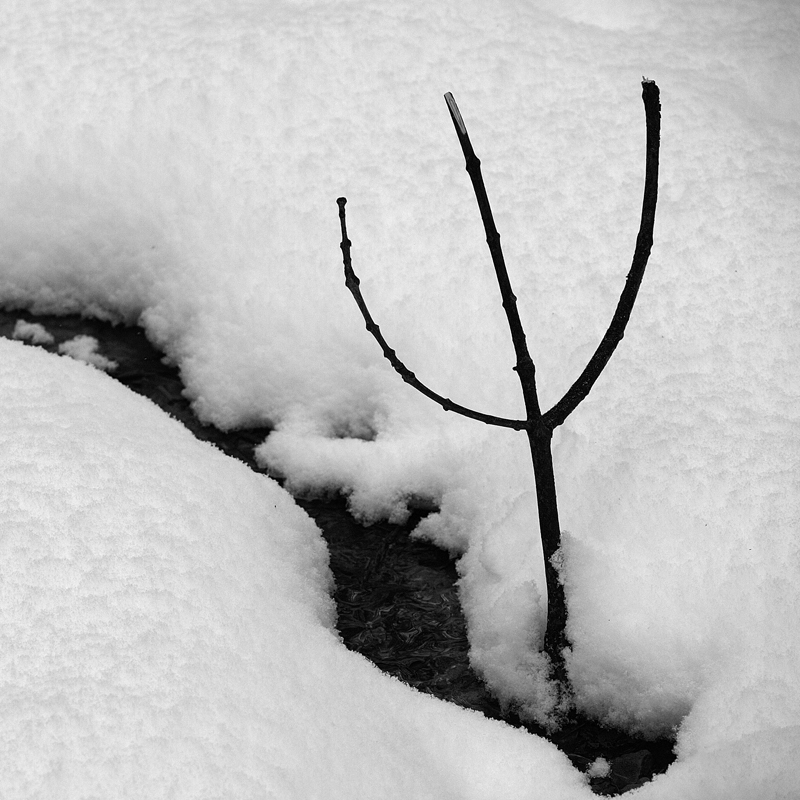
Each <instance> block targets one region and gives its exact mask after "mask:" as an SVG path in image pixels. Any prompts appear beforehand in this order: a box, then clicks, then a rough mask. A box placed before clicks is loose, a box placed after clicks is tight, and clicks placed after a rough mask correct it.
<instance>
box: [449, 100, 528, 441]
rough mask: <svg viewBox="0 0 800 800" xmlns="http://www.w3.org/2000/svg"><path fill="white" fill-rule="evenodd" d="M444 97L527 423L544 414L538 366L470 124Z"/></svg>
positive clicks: (453, 101) (454, 105)
mask: <svg viewBox="0 0 800 800" xmlns="http://www.w3.org/2000/svg"><path fill="white" fill-rule="evenodd" d="M444 99H445V101H446V102H447V108H448V109H449V111H450V118H451V119H452V120H453V126H454V127H455V129H456V135H457V136H458V141H459V143H460V144H461V149H462V151H463V153H464V161H465V162H466V169H467V173H468V174H469V177H470V180H471V181H472V187H473V189H474V190H475V198H476V200H477V201H478V208H479V209H480V212H481V219H482V220H483V227H484V230H485V231H486V243H487V244H488V245H489V252H490V253H491V256H492V263H493V264H494V269H495V273H496V274H497V282H498V284H499V286H500V296H501V297H502V300H503V309H504V310H505V312H506V318H507V319H508V327H509V330H510V331H511V341H512V342H513V344H514V351H515V353H516V356H517V364H516V366H515V367H514V369H515V370H516V372H517V375H518V376H519V380H520V383H521V384H522V394H523V398H524V400H525V410H526V411H527V415H528V424H529V425H530V424H535V423H537V422H538V421H539V419H540V418H541V416H542V413H541V411H540V409H539V398H538V397H537V394H536V367H535V366H534V364H533V360H532V359H531V356H530V353H529V352H528V345H527V342H526V340H525V331H524V330H523V328H522V322H521V321H520V318H519V312H518V311H517V298H516V295H515V294H514V292H513V290H512V289H511V281H510V279H509V277H508V270H507V269H506V262H505V258H504V257H503V250H502V248H501V246H500V234H499V233H498V232H497V226H496V225H495V224H494V217H493V216H492V209H491V207H490V205H489V197H488V196H487V194H486V186H485V185H484V183H483V175H482V174H481V161H480V159H479V158H478V157H477V156H476V155H475V151H474V150H473V149H472V143H471V142H470V140H469V134H468V133H467V126H466V125H465V124H464V120H463V118H462V117H461V112H460V111H459V110H458V106H457V105H456V101H455V99H454V97H453V95H452V94H451V93H450V92H447V94H445V96H444Z"/></svg>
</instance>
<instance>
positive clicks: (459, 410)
mask: <svg viewBox="0 0 800 800" xmlns="http://www.w3.org/2000/svg"><path fill="white" fill-rule="evenodd" d="M336 202H337V203H338V205H339V220H340V221H341V225H342V243H341V245H340V247H341V248H342V260H343V262H344V285H345V286H346V287H347V288H348V289H349V290H350V293H351V294H352V295H353V297H354V298H355V301H356V304H357V305H358V307H359V309H360V311H361V315H362V316H363V317H364V322H366V324H367V330H368V331H369V332H370V333H371V334H372V335H373V336H374V337H375V341H377V342H378V344H379V345H380V346H381V350H382V351H383V355H384V356H385V357H386V359H387V360H388V362H389V363H390V364H391V365H392V366H393V367H394V369H395V370H396V371H397V372H398V373H399V374H400V377H401V378H402V379H403V380H404V381H405V382H406V383H407V384H409V385H410V386H413V387H414V388H415V389H416V390H417V391H418V392H421V393H422V394H424V395H425V396H426V397H429V398H430V399H431V400H433V401H435V402H436V403H438V404H439V405H440V406H441V407H442V408H443V409H444V410H445V411H454V412H455V413H456V414H461V415H462V416H464V417H470V418H471V419H476V420H478V421H479V422H485V423H486V424H487V425H497V426H499V427H501V428H514V429H515V430H523V429H524V428H526V427H527V424H528V423H527V422H526V421H525V420H524V419H506V418H505V417H493V416H491V415H489V414H482V413H481V412H480V411H474V410H473V409H471V408H467V407H466V406H462V405H459V404H458V403H454V402H453V401H452V400H450V399H449V398H447V397H442V395H440V394H437V393H436V392H434V391H433V390H432V389H429V388H428V387H427V386H426V385H425V384H424V383H422V382H421V381H419V380H417V376H416V375H414V373H413V372H412V371H411V370H410V369H409V368H408V367H406V365H405V364H404V363H403V362H402V361H401V360H400V359H399V358H398V357H397V353H395V351H394V350H393V349H392V348H391V347H389V345H388V344H387V342H386V340H385V339H384V338H383V334H381V329H380V327H379V326H378V325H377V324H376V323H375V321H374V320H373V319H372V315H371V314H370V313H369V309H368V308H367V304H366V302H365V301H364V297H363V296H362V294H361V289H360V288H359V284H360V281H359V279H358V276H357V275H356V274H355V272H354V271H353V265H352V261H351V259H350V245H351V242H350V240H349V239H348V238H347V224H346V221H345V211H344V207H345V204H346V203H347V198H346V197H340V198H338V199H337V201H336Z"/></svg>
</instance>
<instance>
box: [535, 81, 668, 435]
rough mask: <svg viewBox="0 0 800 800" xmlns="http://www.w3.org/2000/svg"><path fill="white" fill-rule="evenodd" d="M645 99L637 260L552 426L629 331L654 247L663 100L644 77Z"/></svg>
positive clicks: (554, 411) (548, 419)
mask: <svg viewBox="0 0 800 800" xmlns="http://www.w3.org/2000/svg"><path fill="white" fill-rule="evenodd" d="M642 100H643V101H644V112H645V120H646V123H647V150H646V153H647V154H646V162H645V164H646V166H645V177H644V197H643V199H642V219H641V223H640V225H639V234H638V236H637V237H636V249H635V250H634V253H633V262H632V264H631V269H630V272H629V273H628V277H627V278H626V280H625V288H624V289H623V290H622V294H621V295H620V298H619V303H618V304H617V309H616V311H615V312H614V317H613V318H612V320H611V324H610V325H609V326H608V330H607V331H606V334H605V336H603V339H602V341H601V342H600V344H599V345H598V346H597V350H595V352H594V355H593V356H592V357H591V358H590V359H589V363H588V364H587V365H586V368H585V369H584V370H583V372H582V373H581V375H580V377H579V378H578V380H576V381H575V383H573V384H572V386H571V387H570V388H569V390H568V391H567V393H566V394H565V395H564V396H563V397H562V398H561V400H559V401H558V402H557V403H556V404H555V405H554V406H553V407H552V408H551V409H550V410H549V411H548V412H546V413H545V414H544V421H545V424H547V426H548V427H550V428H555V427H557V426H558V425H561V423H562V422H564V420H565V419H566V418H567V417H568V416H569V415H570V414H571V413H572V412H573V411H574V410H575V408H576V407H577V406H578V404H579V403H580V402H581V401H582V400H583V399H584V398H585V397H586V395H587V394H589V390H590V389H591V388H592V386H594V383H595V381H596V380H597V379H598V378H599V377H600V373H601V372H602V371H603V368H604V367H605V365H606V364H607V363H608V360H609V359H610V358H611V354H612V353H613V352H614V350H615V349H616V347H617V345H618V344H619V343H620V342H621V341H622V337H623V336H624V335H625V326H626V325H627V324H628V320H629V319H630V316H631V311H632V309H633V304H634V302H635V301H636V295H637V294H638V292H639V286H640V285H641V283H642V277H643V276H644V270H645V267H646V266H647V260H648V258H649V257H650V249H651V248H652V246H653V226H654V225H655V221H656V202H657V200H658V152H659V143H660V132H661V102H660V100H659V91H658V86H656V84H655V82H654V81H649V80H643V81H642Z"/></svg>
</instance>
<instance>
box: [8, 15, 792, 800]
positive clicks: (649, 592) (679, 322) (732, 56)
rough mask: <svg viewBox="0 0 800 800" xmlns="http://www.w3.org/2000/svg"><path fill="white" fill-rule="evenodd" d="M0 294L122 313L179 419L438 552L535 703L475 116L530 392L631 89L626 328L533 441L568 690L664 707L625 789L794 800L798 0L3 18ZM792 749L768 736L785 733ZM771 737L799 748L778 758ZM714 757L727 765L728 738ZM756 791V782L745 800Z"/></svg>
mask: <svg viewBox="0 0 800 800" xmlns="http://www.w3.org/2000/svg"><path fill="white" fill-rule="evenodd" d="M0 31H2V33H0V37H2V40H3V44H4V56H3V58H4V67H5V69H4V81H3V82H2V85H0V102H2V106H3V108H4V110H5V111H4V124H3V130H2V134H0V160H2V164H3V174H4V181H3V184H2V187H0V301H2V302H3V303H4V304H5V305H6V306H8V307H26V308H31V309H33V310H39V311H55V312H58V313H61V312H67V311H76V312H80V313H83V314H89V315H95V316H99V317H102V318H107V319H112V320H115V321H116V320H124V321H127V322H130V323H136V322H138V323H139V324H141V325H143V326H144V327H145V329H146V331H147V333H148V335H149V336H150V338H151V339H152V340H153V341H154V342H155V343H157V344H158V345H160V346H161V347H162V348H164V349H165V351H166V352H167V354H168V355H169V357H170V358H171V359H172V360H173V361H174V362H175V363H177V364H178V365H179V367H180V369H181V373H182V376H183V378H184V381H185V383H186V385H187V389H188V393H189V396H190V397H191V398H192V399H193V402H194V407H195V409H196V411H197V412H198V414H199V415H200V416H201V417H202V418H203V419H205V420H207V421H209V422H214V423H215V424H217V425H219V426H221V427H223V428H224V427H233V426H241V425H251V424H252V425H255V424H264V423H271V424H273V425H275V426H276V431H275V433H273V434H272V435H271V436H270V437H269V438H268V439H267V441H266V442H265V444H264V445H263V446H262V447H261V448H260V451H259V453H260V458H261V459H262V460H263V462H264V463H266V464H267V465H269V467H270V469H271V470H273V471H275V472H276V473H277V472H280V473H282V474H283V475H285V476H286V478H287V481H288V486H289V487H290V488H291V489H292V490H293V491H315V490H316V491H319V490H322V489H326V488H341V489H342V490H344V491H346V492H347V493H349V496H350V502H351V505H352V508H353V511H354V512H355V513H356V514H357V515H360V516H361V517H362V518H364V519H365V520H368V519H374V518H376V517H379V516H390V517H393V518H396V519H399V518H402V517H403V515H404V514H405V513H406V506H405V504H406V502H407V499H408V498H409V497H411V496H414V495H417V496H426V497H429V498H431V499H433V500H435V501H436V502H438V503H439V506H440V509H441V510H440V512H439V513H437V514H435V515H432V516H430V517H429V518H428V519H426V520H425V521H424V522H423V523H422V524H421V525H420V526H419V528H418V534H419V535H420V536H425V537H427V538H429V539H431V540H433V541H434V542H436V543H438V544H439V545H441V546H442V547H445V548H447V549H449V550H450V551H451V552H453V553H454V554H456V555H458V556H459V557H460V561H459V570H460V573H461V576H462V578H461V597H462V603H463V606H464V609H465V613H466V615H467V619H468V625H469V634H470V640H471V645H472V651H471V658H472V661H473V664H474V666H475V667H476V669H478V670H479V672H481V673H482V674H483V675H484V676H485V678H486V679H487V681H488V682H489V684H490V685H491V686H492V687H493V689H494V690H495V691H496V692H497V693H498V695H499V696H500V697H501V698H502V699H503V700H504V701H506V702H508V703H511V704H515V705H517V706H518V707H519V708H520V710H521V712H522V713H523V714H527V715H529V716H531V717H534V718H542V716H544V715H546V713H547V708H548V690H547V686H546V684H545V683H544V682H543V680H542V672H541V659H540V658H539V656H538V655H537V648H538V644H539V642H540V639H541V634H542V630H543V621H544V620H543V603H542V598H543V594H544V584H543V575H542V569H541V566H540V558H541V551H540V548H539V545H538V543H537V531H536V519H535V501H534V498H533V493H532V479H531V467H530V454H529V453H528V452H527V445H526V442H525V437H524V436H522V435H520V434H518V433H514V432H513V431H507V430H495V429H488V428H486V427H484V426H481V425H479V424H478V423H475V422H472V421H470V420H464V419H461V418H458V417H455V416H453V415H450V414H445V413H444V412H443V411H441V410H440V409H438V408H437V407H435V406H433V405H432V404H431V403H430V402H429V401H427V400H425V399H424V398H422V397H421V396H419V395H417V394H416V393H415V392H414V391H413V390H412V389H410V388H409V387H407V386H406V385H405V384H403V382H402V381H401V380H400V379H399V377H398V376H397V375H395V374H394V373H393V372H392V371H391V369H390V368H389V366H388V365H387V364H386V363H385V362H384V361H382V359H381V355H380V352H379V350H378V348H377V346H376V345H375V343H374V342H373V341H372V340H371V339H370V337H369V336H368V335H367V334H366V333H365V331H364V330H363V324H362V322H361V321H360V317H359V315H358V312H357V309H356V308H355V305H354V304H353V302H352V298H350V297H349V294H348V293H347V291H346V290H345V289H344V287H343V286H342V285H341V265H340V254H339V249H338V237H339V230H338V219H337V216H336V214H337V209H336V205H335V198H336V197H338V196H340V195H346V196H347V197H348V199H349V202H348V206H347V209H348V223H349V232H350V238H351V239H352V240H353V261H354V266H355V267H356V270H357V272H358V273H359V275H360V277H361V279H362V290H363V292H364V296H365V298H366V300H367V302H368V303H369V305H370V308H371V310H372V312H373V315H374V316H375V318H376V320H377V321H378V323H379V324H380V325H381V327H382V331H383V333H384V335H385V336H386V338H387V340H388V341H389V342H390V344H391V345H392V346H393V347H394V348H396V349H397V352H398V354H399V355H400V357H401V358H402V359H403V360H404V361H405V362H406V363H407V364H408V366H409V367H410V368H411V369H413V370H414V371H415V372H416V373H417V375H418V376H419V377H420V379H422V380H423V381H425V382H427V383H429V384H431V385H432V386H433V388H434V389H435V390H436V391H438V392H440V393H441V394H443V395H445V396H448V397H451V398H453V399H454V400H455V401H457V402H460V403H463V404H465V405H469V406H473V407H476V408H479V409H481V410H484V411H486V412H489V413H493V414H498V415H504V416H520V415H522V413H523V411H522V402H521V397H520V392H519V387H518V385H517V383H516V377H515V375H514V374H513V372H512V371H511V366H512V364H513V355H512V352H511V348H510V342H509V337H508V332H507V330H506V328H505V324H504V319H503V312H502V309H501V307H500V304H499V299H498V292H497V288H496V285H494V277H493V275H492V270H491V267H490V263H489V259H488V254H487V253H486V249H485V242H484V241H483V238H484V237H483V233H482V231H481V227H480V223H479V218H478V214H477V210H476V208H475V202H474V198H473V197H472V194H471V188H470V186H469V181H468V177H467V176H466V174H465V173H464V169H463V160H462V159H461V156H460V154H459V152H458V145H457V142H456V140H455V136H454V134H453V130H452V125H451V123H450V120H449V118H448V115H447V110H446V107H445V104H444V102H443V100H442V97H441V96H442V94H443V93H444V92H445V91H452V92H453V93H454V95H455V97H456V100H457V101H458V104H459V107H460V109H461V112H462V115H463V116H464V119H465V122H466V124H467V126H468V128H469V131H470V136H471V139H472V142H473V145H474V146H475V149H476V152H477V154H478V155H479V157H480V158H481V159H482V161H483V170H484V177H485V180H486V184H487V188H488V191H489V195H490V198H491V201H492V204H493V208H494V211H495V218H496V222H497V226H498V229H499V231H500V233H501V234H502V236H503V239H502V241H503V246H504V250H505V254H506V260H507V262H508V265H509V270H510V274H511V279H512V282H513V285H514V288H515V292H516V294H517V296H518V301H519V306H520V312H521V314H522V318H523V323H524V325H525V328H526V331H527V334H528V341H529V345H530V348H531V351H532V355H533V358H534V361H535V362H536V365H537V375H538V381H539V390H540V399H541V402H542V405H543V407H544V408H548V407H549V406H551V405H552V404H553V403H554V402H555V401H557V400H558V399H559V397H560V396H561V394H563V392H564V391H565V390H566V389H567V388H568V387H569V385H570V383H571V382H572V381H573V380H574V379H575V377H577V375H578V374H579V373H580V371H581V369H582V368H583V366H584V365H585V363H586V361H587V359H588V357H589V356H590V355H591V353H592V351H593V349H594V347H595V346H596V344H597V342H598V341H599V339H600V337H601V336H602V333H603V331H604V329H605V326H606V325H607V324H608V321H609V320H610V318H611V314H612V313H613V309H614V306H615V303H616V300H617V297H618V294H619V291H620V290H621V287H622V285H623V282H624V278H625V274H626V272H627V269H628V266H629V264H630V257H631V253H632V251H633V244H634V240H635V235H636V230H637V227H638V216H639V207H640V202H641V197H640V192H641V184H642V174H643V167H644V164H643V161H644V158H643V156H644V119H643V113H642V108H641V101H640V100H639V97H638V94H639V81H640V79H641V76H642V75H646V76H647V77H648V78H651V79H654V80H656V81H657V83H658V84H659V86H660V87H661V92H662V106H663V128H662V171H661V180H660V196H659V208H658V214H657V221H656V231H655V238H656V243H655V247H654V250H653V254H652V257H651V263H650V266H649V267H648V272H647V274H646V275H645V279H644V283H643V286H642V289H641V292H640V297H639V300H638V302H637V306H636V308H635V309H634V313H633V316H632V318H631V322H630V324H629V326H628V329H627V331H626V336H625V339H624V340H623V342H622V343H621V345H620V347H619V348H618V351H617V352H616V353H615V355H614V357H613V359H612V361H611V363H610V365H609V367H608V368H607V369H606V371H605V372H604V374H603V376H602V377H601V378H600V380H599V381H598V383H597V384H596V386H595V387H594V389H593V390H592V393H591V395H590V396H589V398H588V399H587V400H586V401H585V402H584V403H583V404H582V405H581V406H580V407H579V408H578V409H577V411H576V412H575V413H574V414H573V415H572V416H571V417H570V418H569V419H568V420H567V422H566V424H565V425H564V426H562V427H561V428H559V429H558V431H557V432H556V437H555V440H554V455H555V466H556V478H557V484H558V489H559V496H560V501H561V521H562V525H563V527H564V528H565V530H566V531H567V532H568V533H566V534H565V537H564V548H563V555H564V577H565V581H566V588H567V597H568V603H569V611H570V630H569V634H570V638H571V641H572V643H573V648H572V652H571V653H570V656H569V668H570V674H571V677H572V679H573V682H574V685H575V688H576V696H577V701H578V703H579V705H580V706H581V708H582V709H583V710H585V711H586V712H588V713H590V714H593V715H595V716H597V717H599V718H601V719H605V720H607V721H610V722H614V723H616V724H620V725H623V726H625V727H628V728H630V729H632V730H637V731H641V732H644V733H647V734H656V733H660V732H664V731H668V730H670V729H673V728H677V730H678V739H679V747H680V758H679V761H678V762H677V764H676V765H675V766H674V767H673V768H671V769H670V771H669V773H668V774H667V775H666V776H665V777H663V778H659V779H658V780H657V781H655V782H654V783H653V784H652V785H651V786H648V787H645V788H643V789H640V790H638V792H639V794H640V795H641V796H642V797H650V796H652V797H664V798H673V797H674V798H678V797H680V798H687V797H698V798H714V797H726V798H730V797H734V798H736V797H741V798H750V797H752V796H754V794H757V795H758V796H760V797H789V796H791V795H792V794H793V793H794V794H796V792H797V788H798V784H800V781H798V779H797V777H796V776H795V775H792V774H789V773H788V768H787V765H788V764H790V763H791V762H792V758H791V757H785V756H786V754H787V753H791V752H792V750H791V747H792V746H795V747H796V741H795V739H796V735H797V732H798V725H800V707H799V705H800V666H799V665H800V630H798V626H797V624H796V620H797V619H798V612H799V611H800V580H798V578H800V544H798V542H800V539H799V538H798V535H797V533H798V530H797V528H798V520H799V519H800V504H799V503H798V492H797V484H798V454H799V453H800V441H799V439H800V425H799V424H798V423H799V422H800V420H798V409H799V408H800V403H798V395H799V394H800V391H799V390H800V385H799V384H800V381H798V377H797V369H796V365H797V363H798V359H799V357H800V337H799V336H798V328H797V325H796V318H797V309H798V281H797V279H796V269H795V267H796V262H797V253H798V252H800V231H799V230H798V227H797V224H796V220H797V218H798V215H799V214H800V197H798V193H797V191H796V186H795V183H796V181H795V180H794V176H796V175H797V174H798V169H800V145H798V142H800V136H798V133H800V131H798V125H799V124H800V88H798V84H797V82H793V81H792V80H789V79H787V76H791V75H795V74H797V73H798V69H800V63H798V62H799V61H800V55H798V50H797V47H796V44H797V41H798V35H800V8H799V7H798V6H797V4H796V3H793V2H789V0H764V2H760V3H758V4H752V3H746V2H730V1H729V0H726V2H722V0H701V1H700V2H688V0H647V2H637V3H634V2H625V1H624V0H602V1H601V2H594V3H588V2H580V3H571V4H569V7H567V4H562V3H559V2H556V1H555V0H537V1H536V2H525V3H523V2H514V0H508V1H507V2H503V3H501V4H492V5H491V6H490V5H489V4H486V3H481V2H478V0H466V1H465V2H458V3H455V2H451V0H446V1H445V2H442V3H437V4H435V5H430V4H428V5H425V6H420V5H419V4H415V3H411V2H408V0H399V2H396V3H393V4H392V5H391V6H387V5H386V4H383V3H377V2H372V0H368V1H367V2H358V3H356V2H348V1H347V0H341V1H340V2H333V1H331V2H326V1H325V0H313V1H312V0H298V1H297V2H278V1H277V0H275V1H274V2H256V3H254V2H249V1H247V0H227V2H219V0H216V1H215V2H210V0H177V1H176V2H174V3H171V4H170V5H169V7H166V6H163V5H160V4H155V3H150V2H147V0H133V2H130V3H127V4H125V6H124V8H123V7H120V6H118V5H116V4H104V3H101V2H100V1H99V0H67V2H55V0H35V2H29V3H26V4H24V5H23V4H21V3H17V2H12V3H8V4H5V5H3V7H2V8H0ZM793 737H795V738H793ZM793 742H794V745H793ZM745 756H746V757H745ZM756 787H757V791H756Z"/></svg>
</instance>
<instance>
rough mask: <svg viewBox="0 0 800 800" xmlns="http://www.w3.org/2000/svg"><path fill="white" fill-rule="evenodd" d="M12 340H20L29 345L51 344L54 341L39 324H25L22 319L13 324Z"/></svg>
mask: <svg viewBox="0 0 800 800" xmlns="http://www.w3.org/2000/svg"><path fill="white" fill-rule="evenodd" d="M11 338H12V339H22V340H24V341H28V342H30V343H31V344H53V342H55V339H54V338H53V334H51V333H49V332H48V330H47V329H46V328H45V327H44V325H42V324H41V323H39V322H26V321H25V320H24V319H18V320H17V321H16V322H15V323H14V330H13V331H12V332H11Z"/></svg>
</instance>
